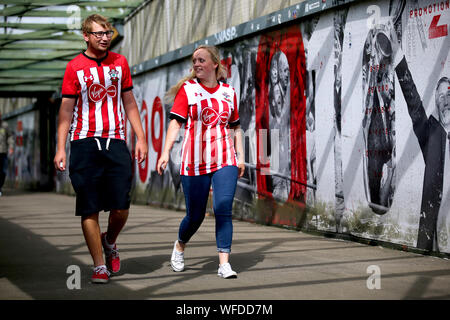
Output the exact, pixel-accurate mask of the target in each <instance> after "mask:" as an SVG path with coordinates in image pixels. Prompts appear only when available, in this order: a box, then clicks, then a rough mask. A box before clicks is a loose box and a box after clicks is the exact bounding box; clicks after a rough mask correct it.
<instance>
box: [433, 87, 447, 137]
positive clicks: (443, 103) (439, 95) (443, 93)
mask: <svg viewBox="0 0 450 320" xmlns="http://www.w3.org/2000/svg"><path fill="white" fill-rule="evenodd" d="M449 87H450V83H449V82H447V81H444V82H442V83H441V84H440V85H439V87H438V88H437V89H436V106H437V108H438V111H439V121H440V122H441V124H442V126H443V127H444V128H445V129H446V130H447V131H448V130H450V104H449V102H450V90H449Z"/></svg>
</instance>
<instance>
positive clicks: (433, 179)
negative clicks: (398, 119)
mask: <svg viewBox="0 0 450 320" xmlns="http://www.w3.org/2000/svg"><path fill="white" fill-rule="evenodd" d="M393 34H394V35H395V33H393ZM393 42H394V43H395V44H396V46H395V47H394V48H395V50H394V52H396V53H397V54H396V59H395V61H396V63H395V66H396V68H395V71H396V73H397V77H398V80H399V83H400V87H401V88H402V92H403V95H404V97H405V101H406V104H407V106H408V112H409V115H410V117H411V120H412V123H413V130H414V133H415V135H416V137H417V139H418V141H419V145H420V149H421V150H422V155H423V158H424V161H425V174H424V180H423V193H422V204H421V208H420V221H419V234H418V238H417V247H418V248H420V249H425V250H427V251H432V250H433V244H436V246H437V245H438V243H437V221H438V216H439V215H441V217H442V216H444V215H448V214H449V206H448V201H449V197H450V105H449V102H450V90H449V88H450V80H449V78H447V77H442V78H441V79H440V80H439V81H438V83H437V86H436V91H435V103H436V111H437V112H435V113H432V114H431V115H430V116H429V117H427V115H426V113H425V109H424V106H423V103H422V100H421V98H420V96H419V93H418V92H417V89H416V86H415V84H414V81H413V78H412V75H411V72H410V71H409V68H408V64H407V61H406V59H405V57H404V56H403V55H401V54H398V53H399V52H400V50H398V42H397V41H393ZM398 61H400V62H398ZM437 249H439V247H437Z"/></svg>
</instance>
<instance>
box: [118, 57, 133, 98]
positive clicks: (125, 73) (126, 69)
mask: <svg viewBox="0 0 450 320" xmlns="http://www.w3.org/2000/svg"><path fill="white" fill-rule="evenodd" d="M123 60H124V62H123V64H122V84H121V86H122V92H124V91H128V90H132V89H133V80H132V79H131V72H130V66H129V65H128V61H127V58H125V57H123Z"/></svg>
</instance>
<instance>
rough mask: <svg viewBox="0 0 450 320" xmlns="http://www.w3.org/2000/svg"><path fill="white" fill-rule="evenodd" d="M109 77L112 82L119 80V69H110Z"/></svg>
mask: <svg viewBox="0 0 450 320" xmlns="http://www.w3.org/2000/svg"><path fill="white" fill-rule="evenodd" d="M108 74H109V77H110V78H111V81H113V82H117V81H119V71H117V70H116V69H111V70H110V71H109V72H108Z"/></svg>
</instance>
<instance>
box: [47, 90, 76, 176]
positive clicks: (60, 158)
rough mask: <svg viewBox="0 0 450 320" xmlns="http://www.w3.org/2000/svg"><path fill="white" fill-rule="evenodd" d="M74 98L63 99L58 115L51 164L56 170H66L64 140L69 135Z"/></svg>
mask: <svg viewBox="0 0 450 320" xmlns="http://www.w3.org/2000/svg"><path fill="white" fill-rule="evenodd" d="M75 101H76V99H75V98H63V99H62V102H61V106H60V108H59V114H58V134H57V137H58V141H57V146H56V154H55V158H54V159H53V164H54V166H55V168H56V170H59V171H64V170H66V160H67V159H66V140H67V135H68V134H69V129H70V123H71V121H72V116H73V108H74V106H75Z"/></svg>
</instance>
